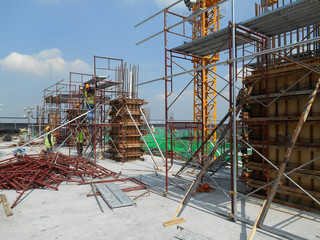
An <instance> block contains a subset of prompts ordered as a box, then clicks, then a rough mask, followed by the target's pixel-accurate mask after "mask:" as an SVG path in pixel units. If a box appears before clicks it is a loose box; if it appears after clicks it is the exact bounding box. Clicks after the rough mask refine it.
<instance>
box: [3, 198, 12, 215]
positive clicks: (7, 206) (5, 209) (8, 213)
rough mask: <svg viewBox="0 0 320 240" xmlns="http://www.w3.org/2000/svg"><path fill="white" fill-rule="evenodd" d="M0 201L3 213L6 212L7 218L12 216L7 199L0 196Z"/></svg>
mask: <svg viewBox="0 0 320 240" xmlns="http://www.w3.org/2000/svg"><path fill="white" fill-rule="evenodd" d="M0 200H1V202H2V205H3V208H4V211H5V212H6V215H7V217H9V216H12V215H13V213H12V209H11V207H10V204H9V202H8V199H7V197H6V195H4V194H0Z"/></svg>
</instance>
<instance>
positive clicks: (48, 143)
mask: <svg viewBox="0 0 320 240" xmlns="http://www.w3.org/2000/svg"><path fill="white" fill-rule="evenodd" d="M50 130H51V128H50V126H47V127H46V132H47V134H46V136H45V142H44V147H45V149H46V150H47V151H48V152H52V151H53V147H54V138H53V134H52V133H51V132H50Z"/></svg>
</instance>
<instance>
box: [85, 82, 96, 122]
mask: <svg viewBox="0 0 320 240" xmlns="http://www.w3.org/2000/svg"><path fill="white" fill-rule="evenodd" d="M84 96H85V98H86V103H87V109H88V111H91V112H89V114H88V120H89V121H90V120H92V121H93V119H94V118H95V116H94V107H95V106H94V89H93V88H92V87H91V86H90V84H89V83H87V84H86V85H85V91H84Z"/></svg>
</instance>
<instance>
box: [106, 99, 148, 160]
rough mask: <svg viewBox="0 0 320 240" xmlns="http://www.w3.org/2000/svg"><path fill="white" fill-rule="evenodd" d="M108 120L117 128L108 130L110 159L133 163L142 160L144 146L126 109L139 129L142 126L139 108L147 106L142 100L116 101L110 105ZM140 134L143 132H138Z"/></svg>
mask: <svg viewBox="0 0 320 240" xmlns="http://www.w3.org/2000/svg"><path fill="white" fill-rule="evenodd" d="M109 104H110V106H111V111H110V117H111V118H110V120H109V122H112V123H117V124H118V125H119V126H114V127H111V129H110V130H109V136H110V138H111V139H110V140H109V146H110V148H109V150H108V152H109V153H110V155H111V158H113V159H115V160H118V161H133V160H142V155H143V154H144V152H143V150H142V149H141V148H142V147H143V146H144V144H143V142H142V141H141V139H140V134H139V132H138V130H137V128H136V127H135V124H134V122H133V121H132V120H131V118H130V115H129V113H128V112H127V109H126V107H128V108H129V110H130V113H131V115H132V117H133V119H134V121H135V123H136V124H137V126H138V127H139V128H140V127H141V126H142V125H144V121H143V120H142V116H141V112H140V107H141V106H142V105H144V104H147V103H146V102H145V101H144V100H142V99H128V98H126V99H116V100H113V101H111V102H110V103H109ZM140 131H141V132H142V133H143V132H144V131H142V130H140Z"/></svg>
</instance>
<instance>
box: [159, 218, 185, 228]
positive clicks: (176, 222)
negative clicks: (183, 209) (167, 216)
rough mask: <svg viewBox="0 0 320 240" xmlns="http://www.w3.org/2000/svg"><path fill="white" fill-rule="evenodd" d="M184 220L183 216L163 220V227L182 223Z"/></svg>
mask: <svg viewBox="0 0 320 240" xmlns="http://www.w3.org/2000/svg"><path fill="white" fill-rule="evenodd" d="M184 222H186V220H185V219H184V218H178V219H174V220H170V221H168V222H164V223H163V226H164V227H169V226H172V225H176V224H179V223H184Z"/></svg>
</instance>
